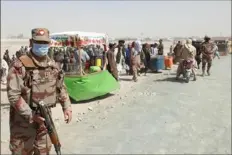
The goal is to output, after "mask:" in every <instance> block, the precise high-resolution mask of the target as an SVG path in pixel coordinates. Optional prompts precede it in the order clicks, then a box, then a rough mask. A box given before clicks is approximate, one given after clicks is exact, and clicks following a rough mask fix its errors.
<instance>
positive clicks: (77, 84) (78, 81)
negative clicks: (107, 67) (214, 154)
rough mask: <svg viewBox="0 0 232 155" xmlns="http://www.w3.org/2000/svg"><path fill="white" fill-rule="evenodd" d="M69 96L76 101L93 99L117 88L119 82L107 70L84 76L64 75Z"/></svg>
mask: <svg viewBox="0 0 232 155" xmlns="http://www.w3.org/2000/svg"><path fill="white" fill-rule="evenodd" d="M64 82H65V85H66V87H67V90H68V93H69V96H70V97H71V98H72V99H73V100H74V101H76V102H78V101H84V100H89V99H93V98H95V97H99V96H102V95H106V94H108V93H110V92H112V91H114V90H117V89H119V87H120V85H119V83H118V82H117V81H116V80H115V79H114V78H113V76H112V75H111V74H110V73H109V72H108V71H101V72H97V73H92V74H88V75H85V76H82V77H80V76H75V75H66V76H65V78H64Z"/></svg>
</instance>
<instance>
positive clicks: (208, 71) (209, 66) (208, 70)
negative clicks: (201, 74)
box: [207, 63, 211, 76]
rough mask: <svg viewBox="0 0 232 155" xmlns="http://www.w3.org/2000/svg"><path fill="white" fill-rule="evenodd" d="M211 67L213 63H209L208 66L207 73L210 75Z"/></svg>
mask: <svg viewBox="0 0 232 155" xmlns="http://www.w3.org/2000/svg"><path fill="white" fill-rule="evenodd" d="M210 68H211V63H208V66H207V74H208V76H210V75H211V74H210Z"/></svg>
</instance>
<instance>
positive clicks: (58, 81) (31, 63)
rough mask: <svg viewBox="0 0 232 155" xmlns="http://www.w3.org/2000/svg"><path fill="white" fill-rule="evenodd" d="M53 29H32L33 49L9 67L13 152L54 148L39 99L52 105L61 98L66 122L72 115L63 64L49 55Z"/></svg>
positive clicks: (43, 151)
mask: <svg viewBox="0 0 232 155" xmlns="http://www.w3.org/2000/svg"><path fill="white" fill-rule="evenodd" d="M49 43H50V39H49V31H48V30H47V29H45V28H36V29H33V30H32V49H31V51H30V52H29V53H28V54H27V55H23V56H21V57H19V59H16V60H15V61H14V62H13V63H12V66H11V67H10V69H9V74H8V77H7V94H8V98H9V101H10V150H11V152H12V154H13V155H16V154H17V155H21V154H23V155H24V154H25V155H31V154H35V155H45V154H48V153H49V152H50V150H51V141H50V138H49V136H48V134H47V130H46V129H45V125H44V118H42V117H41V116H40V114H39V111H38V106H37V103H38V102H39V101H41V100H42V101H44V102H45V103H46V104H47V106H48V107H50V108H52V107H55V106H56V103H57V102H59V103H60V104H61V106H62V109H63V113H64V117H65V121H66V123H69V122H70V121H71V119H72V110H71V103H70V100H69V96H68V93H67V91H66V87H65V85H64V82H63V78H64V75H63V73H62V70H61V68H60V67H59V66H58V65H57V64H56V63H55V62H54V60H52V59H50V58H49V57H48V55H47V54H48V49H49Z"/></svg>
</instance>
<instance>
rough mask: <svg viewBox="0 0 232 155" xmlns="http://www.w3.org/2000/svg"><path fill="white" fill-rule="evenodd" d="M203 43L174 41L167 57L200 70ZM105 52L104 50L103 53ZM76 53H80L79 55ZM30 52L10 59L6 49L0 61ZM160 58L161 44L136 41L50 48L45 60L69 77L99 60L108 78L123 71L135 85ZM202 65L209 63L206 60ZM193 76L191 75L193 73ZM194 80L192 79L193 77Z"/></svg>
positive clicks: (214, 47) (214, 48)
mask: <svg viewBox="0 0 232 155" xmlns="http://www.w3.org/2000/svg"><path fill="white" fill-rule="evenodd" d="M209 40H210V38H209V37H207V36H206V37H205V42H208V41H209ZM205 42H204V41H200V42H199V41H197V40H194V39H187V40H184V41H178V43H177V44H176V45H175V47H174V48H173V47H172V46H171V47H170V52H169V53H168V55H169V56H173V58H174V59H173V61H174V63H177V64H178V63H180V62H182V60H187V59H189V58H191V59H193V60H194V66H195V67H196V68H198V69H200V63H201V62H202V60H203V58H204V57H206V55H207V53H206V54H205V53H202V50H203V49H202V47H203V46H202V45H204V43H205ZM210 45H212V51H213V53H214V54H213V58H215V57H218V58H219V59H220V56H219V52H218V47H217V45H216V44H215V43H214V42H212V41H210ZM107 49H108V50H107ZM79 50H80V52H79ZM28 52H30V48H29V47H27V46H25V47H24V46H21V48H20V49H19V50H18V51H16V56H15V55H13V56H12V58H10V56H9V51H8V49H7V50H6V52H5V54H4V56H3V59H4V60H5V62H6V63H7V65H8V66H9V65H10V63H12V62H13V61H14V60H15V59H16V58H19V57H20V56H22V55H25V54H27V53H28ZM79 54H81V58H80V60H81V63H80V64H79ZM163 54H164V45H163V42H162V40H161V39H160V40H159V43H154V44H148V43H144V44H142V43H141V42H140V41H139V40H136V41H134V42H132V43H127V44H125V41H124V40H119V41H118V44H116V43H110V44H109V46H108V48H107V47H106V45H87V46H80V47H79V48H74V47H50V48H49V52H48V56H49V57H50V58H51V59H53V60H54V61H55V62H57V63H59V64H60V65H61V67H62V69H63V70H64V71H65V72H66V73H69V74H79V67H80V66H81V67H82V69H83V74H85V70H86V69H89V66H94V65H95V61H96V58H100V59H101V60H102V61H101V62H102V64H101V66H100V67H101V69H102V70H106V69H107V70H108V71H109V72H110V73H111V74H112V76H113V77H114V78H115V79H116V80H117V81H118V80H120V75H121V73H122V72H123V69H124V70H125V72H126V74H127V75H132V76H133V77H132V79H133V80H134V81H135V82H136V81H138V76H140V74H141V73H144V74H145V75H146V73H147V71H148V69H149V68H150V60H151V57H153V56H156V55H163ZM207 59H208V58H207ZM206 62H209V61H208V60H207V61H206ZM206 62H205V61H203V63H202V70H203V74H204V72H205V71H204V70H205V63H206ZM181 65H182V64H180V65H179V66H180V67H179V70H178V71H177V78H178V77H179V74H180V73H181V68H183V67H181ZM210 68H211V62H209V63H208V68H207V73H208V74H210ZM6 74H7V71H6V69H4V68H3V69H1V76H2V77H5V76H4V75H6ZM193 75H195V71H194V69H193ZM194 79H195V80H196V77H195V76H194ZM2 83H6V80H4V79H3V78H2Z"/></svg>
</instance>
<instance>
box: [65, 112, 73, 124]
mask: <svg viewBox="0 0 232 155" xmlns="http://www.w3.org/2000/svg"><path fill="white" fill-rule="evenodd" d="M64 120H65V122H66V123H70V122H71V120H72V110H71V109H65V110H64Z"/></svg>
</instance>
